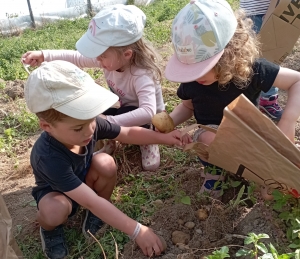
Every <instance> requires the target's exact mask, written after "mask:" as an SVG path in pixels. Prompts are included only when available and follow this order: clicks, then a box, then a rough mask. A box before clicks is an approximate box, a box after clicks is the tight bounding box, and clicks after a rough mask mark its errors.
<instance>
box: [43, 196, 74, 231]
mask: <svg viewBox="0 0 300 259" xmlns="http://www.w3.org/2000/svg"><path fill="white" fill-rule="evenodd" d="M71 210H72V204H71V203H70V201H68V199H67V197H65V196H64V195H63V194H61V195H57V196H54V197H49V198H47V200H46V199H45V200H44V201H42V202H41V203H40V204H39V212H38V217H39V218H41V219H42V220H43V221H44V222H47V224H49V225H53V226H56V225H60V224H62V223H63V222H64V221H65V220H66V219H67V218H68V216H69V214H70V211H71Z"/></svg>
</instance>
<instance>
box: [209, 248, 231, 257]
mask: <svg viewBox="0 0 300 259" xmlns="http://www.w3.org/2000/svg"><path fill="white" fill-rule="evenodd" d="M228 252H229V248H228V247H227V246H223V247H221V249H219V250H216V251H214V252H213V253H212V255H208V256H206V257H204V258H206V259H223V258H230V256H229V254H228Z"/></svg>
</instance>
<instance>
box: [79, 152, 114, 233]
mask: <svg viewBox="0 0 300 259" xmlns="http://www.w3.org/2000/svg"><path fill="white" fill-rule="evenodd" d="M116 180H117V166H116V163H115V161H114V159H113V158H112V157H111V156H110V155H108V154H106V153H99V154H96V155H94V156H93V158H92V162H91V166H90V168H89V170H88V172H87V175H86V177H85V183H86V185H87V186H89V187H90V188H91V189H92V190H94V191H95V192H96V193H97V194H98V196H100V197H102V198H104V199H106V200H110V197H111V194H112V192H113V190H114V187H115V184H116ZM103 225H104V222H103V221H102V220H101V219H99V218H98V217H97V216H95V215H94V214H93V213H92V212H90V211H88V210H87V211H86V215H85V219H84V222H83V225H82V233H83V234H84V235H85V236H86V237H89V234H88V233H87V231H88V230H89V231H90V232H91V233H92V234H93V235H95V234H96V233H97V231H98V230H100V229H101V227H102V226H103Z"/></svg>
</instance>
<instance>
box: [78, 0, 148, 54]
mask: <svg viewBox="0 0 300 259" xmlns="http://www.w3.org/2000/svg"><path fill="white" fill-rule="evenodd" d="M145 23H146V15H145V14H144V13H143V11H142V10H141V9H139V8H138V7H136V6H135V5H123V4H116V5H110V6H106V7H104V8H103V9H101V11H100V12H99V13H97V14H96V16H95V17H93V19H92V20H91V21H90V24H89V27H88V30H87V32H86V33H85V34H84V35H83V36H82V37H81V38H80V39H79V40H78V41H77V43H76V48H77V50H78V51H79V52H80V53H81V54H82V55H83V56H85V57H87V58H96V57H98V56H100V55H101V54H102V53H103V52H104V51H106V50H107V49H108V48H109V47H121V46H127V45H130V44H132V43H134V42H136V41H138V40H139V39H140V38H142V36H143V30H144V26H145Z"/></svg>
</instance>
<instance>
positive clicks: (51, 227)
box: [35, 187, 77, 259]
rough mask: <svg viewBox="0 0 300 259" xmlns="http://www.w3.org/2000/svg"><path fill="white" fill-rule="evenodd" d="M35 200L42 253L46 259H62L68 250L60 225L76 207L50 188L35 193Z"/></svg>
mask: <svg viewBox="0 0 300 259" xmlns="http://www.w3.org/2000/svg"><path fill="white" fill-rule="evenodd" d="M35 198H36V200H37V204H38V208H39V210H38V213H37V220H38V222H39V223H40V225H41V227H40V236H41V241H42V247H43V252H44V253H45V255H46V256H47V258H55V259H59V258H64V257H65V256H67V255H68V248H67V245H66V241H65V237H64V232H63V227H62V224H63V223H64V222H65V221H66V220H67V219H68V216H70V215H71V214H72V213H74V212H75V211H76V209H77V206H75V205H76V204H75V203H73V202H72V201H71V200H70V199H69V198H68V197H66V196H65V195H64V194H62V193H59V192H55V191H53V190H52V189H51V188H50V187H49V188H45V189H44V190H42V191H40V192H39V193H37V194H36V196H35ZM73 205H74V206H73Z"/></svg>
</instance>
